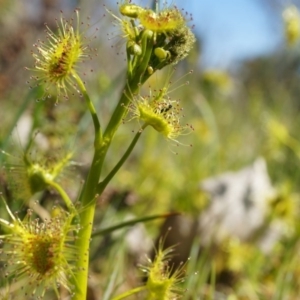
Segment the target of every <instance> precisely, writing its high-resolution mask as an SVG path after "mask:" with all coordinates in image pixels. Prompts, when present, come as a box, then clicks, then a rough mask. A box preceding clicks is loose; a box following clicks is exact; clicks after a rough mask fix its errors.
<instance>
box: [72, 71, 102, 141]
mask: <svg viewBox="0 0 300 300" xmlns="http://www.w3.org/2000/svg"><path fill="white" fill-rule="evenodd" d="M72 75H73V77H74V78H75V80H76V82H77V84H78V86H79V89H80V91H81V93H82V94H83V97H84V99H85V101H86V104H87V107H88V109H89V111H90V113H91V116H92V119H93V123H94V128H95V144H96V143H100V141H101V138H102V133H101V125H100V121H99V118H98V115H97V112H96V109H95V107H94V104H93V102H92V101H91V99H90V97H89V95H88V93H87V91H86V88H85V85H84V83H83V81H82V80H81V78H80V77H79V76H78V74H77V73H76V72H73V74H72Z"/></svg>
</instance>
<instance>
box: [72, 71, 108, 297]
mask: <svg viewBox="0 0 300 300" xmlns="http://www.w3.org/2000/svg"><path fill="white" fill-rule="evenodd" d="M73 76H74V78H75V79H76V81H77V84H78V86H79V88H80V90H81V92H82V94H83V96H84V98H85V100H86V103H87V106H88V109H89V111H90V114H91V116H92V119H93V123H94V129H95V140H94V148H95V151H94V157H93V161H92V164H91V167H90V170H89V174H88V176H87V179H86V182H85V184H84V187H83V189H82V192H81V194H80V197H79V201H80V202H81V212H80V213H79V220H80V221H79V222H80V231H79V233H78V236H77V240H76V242H75V246H76V247H77V249H78V260H77V262H76V267H77V268H76V270H77V271H76V272H75V274H74V278H73V285H74V294H75V295H74V297H73V298H72V299H73V300H83V299H86V293H87V284H88V269H89V244H90V237H91V232H92V225H93V221H94V214H95V207H96V203H95V202H96V201H95V199H96V187H97V184H98V182H99V178H100V174H101V169H102V163H103V159H102V157H103V156H104V155H105V153H103V151H102V147H101V143H102V133H101V127H100V122H99V119H98V116H97V112H96V110H95V108H94V105H93V103H92V101H91V100H90V97H89V95H88V93H87V91H86V89H85V86H84V84H83V82H82V81H81V79H80V77H79V76H78V75H77V74H76V73H74V74H73Z"/></svg>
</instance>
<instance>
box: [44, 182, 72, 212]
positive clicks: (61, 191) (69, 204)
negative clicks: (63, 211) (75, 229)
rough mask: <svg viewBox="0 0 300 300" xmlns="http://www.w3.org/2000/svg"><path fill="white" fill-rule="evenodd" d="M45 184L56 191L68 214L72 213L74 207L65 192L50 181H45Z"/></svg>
mask: <svg viewBox="0 0 300 300" xmlns="http://www.w3.org/2000/svg"><path fill="white" fill-rule="evenodd" d="M47 184H49V185H50V186H51V187H53V188H54V189H56V191H57V192H58V193H59V194H60V196H61V197H62V199H63V200H64V202H65V204H66V206H67V208H68V210H69V212H71V213H74V212H75V207H74V205H73V202H72V201H71V199H70V197H69V196H68V194H67V193H66V192H65V190H64V189H63V188H62V187H61V186H60V185H59V184H58V183H56V182H54V181H52V180H49V181H47Z"/></svg>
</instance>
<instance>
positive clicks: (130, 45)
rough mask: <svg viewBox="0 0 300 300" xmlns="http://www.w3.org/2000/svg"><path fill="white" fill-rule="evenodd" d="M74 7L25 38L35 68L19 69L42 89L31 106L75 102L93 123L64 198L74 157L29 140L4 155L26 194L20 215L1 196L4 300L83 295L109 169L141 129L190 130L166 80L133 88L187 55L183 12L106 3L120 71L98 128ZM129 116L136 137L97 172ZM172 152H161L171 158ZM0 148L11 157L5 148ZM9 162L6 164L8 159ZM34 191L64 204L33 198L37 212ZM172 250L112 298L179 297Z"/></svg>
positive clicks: (190, 40)
mask: <svg viewBox="0 0 300 300" xmlns="http://www.w3.org/2000/svg"><path fill="white" fill-rule="evenodd" d="M79 12H80V10H79V9H76V10H75V12H74V17H73V18H71V19H67V18H65V17H64V15H63V14H61V17H60V18H58V19H57V21H56V22H57V28H56V30H53V29H50V27H49V26H48V25H47V24H45V33H44V34H45V36H44V38H41V39H39V40H38V41H37V42H36V43H35V44H34V49H33V51H32V56H33V59H34V65H33V66H26V69H27V70H24V73H26V74H30V75H29V76H30V78H29V79H28V85H29V86H30V87H31V88H32V89H35V88H39V89H41V90H42V93H41V94H40V95H41V96H40V97H39V99H38V101H39V103H37V104H36V105H49V102H51V103H52V105H53V106H55V104H57V103H59V102H63V101H65V100H67V101H69V102H76V101H81V99H84V101H85V107H86V110H87V111H88V112H89V114H90V117H91V122H92V124H93V137H94V138H93V156H92V157H90V166H89V168H88V170H87V172H86V178H85V179H84V181H83V183H82V187H81V188H80V189H79V194H78V195H74V194H70V193H69V191H68V190H67V189H65V188H64V186H63V184H62V183H61V182H60V181H59V180H58V178H59V177H60V175H61V173H62V172H63V170H64V169H65V167H66V166H68V165H71V164H72V163H73V161H72V156H73V152H72V151H68V152H67V153H65V154H64V155H62V156H61V157H58V158H56V159H55V160H54V161H52V160H49V159H47V158H44V159H43V158H37V157H35V156H34V154H33V153H32V152H31V147H30V145H28V147H26V149H25V150H24V153H23V155H22V157H21V158H20V159H19V161H18V162H17V163H16V162H15V161H12V164H11V165H6V166H5V167H6V170H7V171H8V172H9V177H10V178H12V180H13V177H14V176H16V177H18V178H19V177H22V179H20V178H19V179H18V178H16V180H17V181H19V185H20V184H22V188H21V189H22V190H24V191H25V192H24V193H25V194H24V195H26V197H27V200H28V201H27V202H26V203H24V206H28V207H29V208H28V210H27V213H26V215H25V216H24V215H22V214H20V215H19V214H17V213H15V212H14V211H13V210H12V208H11V207H10V205H9V203H8V202H7V201H6V199H5V197H4V195H3V196H1V198H2V200H1V201H2V202H3V203H2V207H4V208H5V210H6V216H7V217H6V218H4V217H3V218H1V219H0V224H1V227H2V228H3V232H4V233H3V234H2V235H1V236H0V241H1V244H0V246H1V248H0V261H1V262H2V266H3V270H4V277H5V281H6V288H5V290H3V291H2V290H1V297H2V298H1V299H10V298H9V297H10V296H9V295H16V296H12V297H18V299H42V298H44V297H45V296H46V295H47V294H48V293H51V295H53V297H56V298H58V299H62V298H63V296H62V293H64V295H65V298H64V299H69V298H66V297H67V295H69V297H71V299H73V300H84V299H87V287H88V277H89V276H88V274H89V257H90V242H91V238H92V234H93V232H92V230H93V224H94V216H95V212H96V201H97V199H98V198H99V197H100V196H101V195H102V194H103V192H104V190H105V188H106V187H107V185H108V184H109V183H110V181H111V180H112V178H113V177H114V176H115V175H117V173H118V171H119V170H120V168H121V167H122V166H123V164H124V162H125V161H126V160H127V159H128V157H129V156H130V154H131V153H132V150H133V149H134V147H135V146H136V144H137V143H138V141H139V138H140V136H141V135H142V134H143V132H144V131H145V130H148V129H149V130H155V131H156V132H157V133H158V134H161V136H162V137H163V138H165V139H167V140H169V141H170V144H171V145H176V144H180V143H181V142H180V136H181V135H183V134H187V133H189V132H191V131H193V127H192V126H191V125H189V124H187V122H186V121H185V120H184V115H183V109H182V107H181V105H180V103H179V101H178V100H177V99H173V98H172V97H171V96H170V95H171V94H170V92H169V88H170V78H166V79H164V86H163V87H158V88H152V89H151V91H150V92H149V94H148V95H147V96H145V95H144V94H143V93H142V87H143V86H144V85H145V84H146V83H147V80H148V79H149V78H150V77H152V76H153V75H154V74H157V73H159V72H160V71H161V70H162V69H164V68H166V67H169V68H171V69H174V66H175V65H176V64H177V63H178V62H180V61H181V60H183V59H185V58H186V57H187V55H188V54H189V52H190V50H191V49H192V47H193V45H194V43H195V37H194V34H193V33H192V30H191V28H190V25H191V22H190V21H191V16H190V15H189V14H186V13H185V12H184V11H183V10H181V9H179V8H178V7H176V6H175V5H170V6H167V5H159V3H156V9H150V8H147V7H142V6H140V5H137V4H134V3H132V2H131V1H123V2H122V3H120V4H119V12H116V13H115V12H112V11H110V10H108V9H107V15H108V16H110V17H111V18H113V19H114V22H115V23H116V24H117V26H119V29H120V33H121V34H120V35H121V38H122V39H123V40H124V43H123V47H125V52H126V60H127V70H126V78H125V80H124V87H123V89H122V92H121V95H120V98H119V100H118V101H117V104H116V107H115V108H114V110H113V112H112V114H111V115H110V116H109V117H108V122H107V125H106V126H104V127H103V125H102V124H103V122H102V120H101V119H100V114H99V111H97V109H96V108H95V105H94V103H93V101H92V100H91V97H90V93H89V91H88V89H87V86H88V85H87V84H86V83H85V82H84V80H85V79H84V78H83V77H84V76H85V75H84V72H83V71H81V64H80V63H83V64H84V62H86V61H88V60H90V59H93V56H95V55H98V57H99V53H97V50H96V49H94V48H93V47H92V46H91V45H90V44H89V42H90V40H89V38H87V37H86V36H85V34H86V32H85V31H81V28H82V26H81V25H82V21H81V18H82V16H79ZM96 32H97V30H96ZM102 32H104V30H101V32H100V30H99V31H98V33H97V34H102ZM95 38H96V37H95ZM100 58H101V57H100ZM94 68H97V66H94ZM170 73H173V71H171V72H170ZM33 100H34V101H35V100H36V99H33ZM44 100H45V101H44ZM129 121H130V122H131V123H133V122H135V125H136V133H135V136H134V137H133V139H132V141H131V142H130V141H129V142H128V146H127V149H126V148H124V152H123V153H122V151H123V149H122V151H120V152H121V155H120V157H116V158H115V165H114V166H113V167H112V169H111V170H110V171H109V172H108V173H107V174H106V172H105V174H103V172H102V170H103V166H104V164H105V161H106V158H107V152H108V150H109V149H110V146H111V144H112V142H113V139H114V136H115V134H116V132H117V130H118V129H119V127H120V125H122V124H123V123H124V122H129ZM57 122H59V120H58V121H57ZM74 131H75V132H76V129H75V130H74ZM128 136H130V135H128ZM170 148H172V147H170ZM173 153H174V151H172V150H171V149H170V155H173ZM2 154H3V155H6V156H9V155H10V154H8V153H6V152H5V150H4V149H3V150H2ZM175 158H176V156H174V159H175ZM10 159H11V160H14V157H13V156H11V157H10ZM68 176H72V173H69V174H68ZM43 191H55V193H57V194H59V196H60V198H61V200H62V201H63V204H62V205H60V206H59V207H54V208H53V209H52V210H51V211H47V209H46V208H45V207H43V204H42V203H36V204H37V206H38V207H39V208H40V209H39V210H37V209H35V207H36V206H32V203H31V202H30V197H31V196H33V195H35V194H37V193H40V192H43ZM24 201H26V199H25V200H24ZM112 225H113V224H112ZM112 230H113V229H112ZM99 234H101V233H99ZM94 235H95V233H94ZM171 252H172V249H170V248H168V249H166V250H163V247H162V245H160V246H159V248H158V249H157V252H156V256H155V257H154V259H151V260H150V259H149V264H148V265H147V266H146V265H145V266H144V267H142V269H143V271H144V272H145V273H146V274H148V276H147V278H148V279H147V280H146V282H145V283H144V284H142V285H141V286H137V287H135V288H134V289H128V290H127V291H122V293H121V294H119V295H115V296H114V298H112V299H115V300H116V299H125V298H127V297H129V296H131V295H135V294H136V295H139V293H143V299H149V300H150V299H153V300H154V299H161V300H163V299H165V300H167V299H179V298H180V295H181V293H182V292H183V291H182V290H181V289H180V287H179V286H178V283H179V282H180V278H181V277H182V276H183V273H184V270H183V269H184V268H183V266H181V267H180V268H179V269H178V270H173V269H172V266H168V260H169V257H170V255H171ZM11 299H16V298H11ZM53 299H54V298H53Z"/></svg>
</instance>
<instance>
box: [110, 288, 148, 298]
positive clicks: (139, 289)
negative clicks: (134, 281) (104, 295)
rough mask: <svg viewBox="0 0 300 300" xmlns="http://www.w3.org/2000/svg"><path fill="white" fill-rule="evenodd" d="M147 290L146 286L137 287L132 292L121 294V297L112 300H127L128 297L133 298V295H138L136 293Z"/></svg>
mask: <svg viewBox="0 0 300 300" xmlns="http://www.w3.org/2000/svg"><path fill="white" fill-rule="evenodd" d="M145 289H146V287H145V286H140V287H137V288H135V289H132V290H130V291H127V292H125V293H123V294H121V295H119V296H116V297H114V298H112V300H121V299H125V298H127V297H129V296H131V295H133V294H136V293H139V292H141V291H144V290H145Z"/></svg>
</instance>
